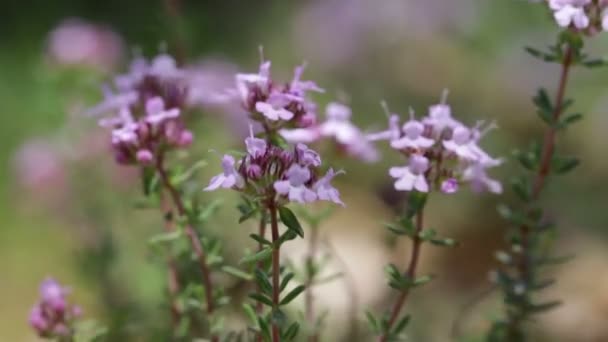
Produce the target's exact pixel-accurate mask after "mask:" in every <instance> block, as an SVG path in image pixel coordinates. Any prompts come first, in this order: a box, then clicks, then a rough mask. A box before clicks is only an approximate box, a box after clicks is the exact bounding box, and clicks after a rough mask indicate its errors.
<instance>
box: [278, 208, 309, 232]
mask: <svg viewBox="0 0 608 342" xmlns="http://www.w3.org/2000/svg"><path fill="white" fill-rule="evenodd" d="M279 216H280V218H281V222H283V224H285V226H287V228H288V229H289V230H291V231H293V232H294V233H296V234H298V235H299V236H300V237H304V230H303V229H302V226H301V225H300V222H299V221H298V218H297V217H296V215H295V214H294V213H293V212H292V211H291V210H290V209H289V208H287V207H280V208H279Z"/></svg>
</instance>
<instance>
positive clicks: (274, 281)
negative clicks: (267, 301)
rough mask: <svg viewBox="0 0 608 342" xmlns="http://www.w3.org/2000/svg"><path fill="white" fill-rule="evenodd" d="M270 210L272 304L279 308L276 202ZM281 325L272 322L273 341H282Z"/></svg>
mask: <svg viewBox="0 0 608 342" xmlns="http://www.w3.org/2000/svg"><path fill="white" fill-rule="evenodd" d="M268 211H269V212H270V226H271V229H272V243H273V249H272V304H273V305H272V306H273V308H272V309H273V310H278V309H279V295H280V291H281V289H280V288H279V281H280V276H281V274H280V273H281V269H280V260H279V259H280V257H281V250H280V249H281V246H280V245H279V243H278V241H279V223H278V221H277V207H276V204H275V203H274V202H272V203H271V204H270V205H269V206H268ZM280 335H281V334H280V331H279V326H278V325H277V324H276V323H275V322H274V320H273V322H272V342H279V341H281V336H280Z"/></svg>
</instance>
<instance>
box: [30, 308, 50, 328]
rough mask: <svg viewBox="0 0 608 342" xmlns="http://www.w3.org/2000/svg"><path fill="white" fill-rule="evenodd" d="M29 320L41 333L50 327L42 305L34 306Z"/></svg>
mask: <svg viewBox="0 0 608 342" xmlns="http://www.w3.org/2000/svg"><path fill="white" fill-rule="evenodd" d="M28 321H29V323H30V326H31V327H32V328H34V330H36V332H37V333H38V334H39V335H41V334H43V333H44V332H45V331H46V330H47V329H48V327H49V322H48V321H47V319H46V318H45V317H44V314H43V312H42V308H41V307H40V305H36V306H34V307H33V308H32V311H30V317H29V319H28Z"/></svg>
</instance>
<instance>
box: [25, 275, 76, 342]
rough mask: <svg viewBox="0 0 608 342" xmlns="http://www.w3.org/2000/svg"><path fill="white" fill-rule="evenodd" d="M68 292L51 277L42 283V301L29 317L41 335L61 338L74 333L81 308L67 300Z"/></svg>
mask: <svg viewBox="0 0 608 342" xmlns="http://www.w3.org/2000/svg"><path fill="white" fill-rule="evenodd" d="M68 292H69V291H68V290H67V289H66V288H64V287H62V286H61V285H60V284H59V283H57V281H55V280H54V279H51V278H48V279H46V280H44V281H43V282H42V285H40V301H39V302H38V303H37V304H36V305H35V306H34V307H33V308H32V311H31V312H30V317H29V323H30V325H31V326H32V328H34V330H36V333H37V334H38V335H39V336H40V337H46V338H61V337H67V336H70V335H71V334H72V324H73V322H74V320H75V319H76V318H78V317H79V316H80V315H81V310H80V308H79V307H78V306H73V305H70V304H69V303H68V302H67V300H66V298H65V296H66V295H67V294H68Z"/></svg>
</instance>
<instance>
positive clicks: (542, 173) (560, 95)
mask: <svg viewBox="0 0 608 342" xmlns="http://www.w3.org/2000/svg"><path fill="white" fill-rule="evenodd" d="M572 58H573V50H572V48H571V47H570V46H568V47H567V48H566V52H565V54H564V59H563V61H562V69H561V74H560V78H559V85H558V88H557V95H556V97H555V108H554V110H553V113H552V116H551V119H552V122H551V123H552V124H551V125H549V127H548V128H547V131H546V132H545V135H544V139H543V146H542V151H541V159H540V164H539V165H540V167H539V168H538V172H537V173H536V176H535V177H534V183H533V187H532V200H533V201H536V200H538V199H539V197H540V195H541V193H542V191H543V189H544V186H545V181H546V179H547V176H548V175H549V173H550V172H551V161H552V159H553V155H554V152H555V142H556V133H557V127H556V126H557V125H556V123H558V122H559V118H560V116H561V115H562V113H563V110H562V109H563V104H564V95H565V93H566V85H567V83H568V75H569V71H570V67H571V66H572ZM530 231H531V228H530V226H529V225H521V226H520V227H519V233H520V236H521V248H522V254H521V255H522V257H521V258H520V261H519V263H518V266H517V269H518V271H519V273H520V276H521V279H522V280H523V281H524V282H525V283H526V285H527V284H528V283H529V282H530V280H531V279H530V278H531V277H532V274H531V270H530V264H529V259H530ZM521 319H522V317H515V318H512V319H511V322H510V324H509V332H508V334H509V336H511V337H513V336H516V335H517V334H518V332H519V323H520V321H521Z"/></svg>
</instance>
